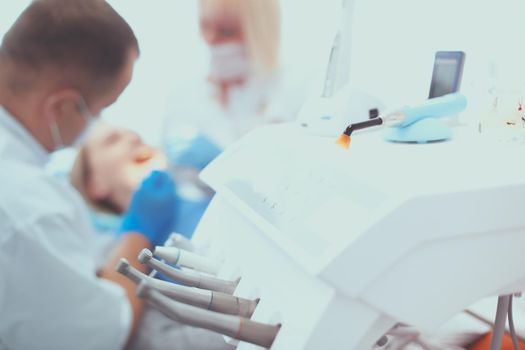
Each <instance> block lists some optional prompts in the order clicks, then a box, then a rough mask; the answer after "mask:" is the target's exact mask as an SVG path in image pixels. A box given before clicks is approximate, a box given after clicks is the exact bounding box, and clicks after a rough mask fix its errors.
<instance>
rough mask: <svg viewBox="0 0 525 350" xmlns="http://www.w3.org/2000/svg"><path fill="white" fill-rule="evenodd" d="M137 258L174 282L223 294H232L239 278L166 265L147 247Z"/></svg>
mask: <svg viewBox="0 0 525 350" xmlns="http://www.w3.org/2000/svg"><path fill="white" fill-rule="evenodd" d="M138 260H139V262H140V263H141V264H145V265H147V266H148V267H150V268H151V269H152V270H155V271H158V272H160V273H162V274H163V275H165V276H166V277H168V278H171V279H172V280H174V281H175V282H179V283H182V284H184V285H186V286H189V287H195V288H200V289H207V290H213V291H216V292H221V293H225V294H230V295H231V294H233V292H235V289H236V288H237V285H238V284H239V281H240V280H241V278H240V277H239V278H237V279H236V280H234V281H227V280H222V279H219V278H216V277H213V276H207V275H203V274H199V273H196V272H193V271H188V270H186V271H182V270H180V269H176V268H174V267H171V266H170V265H167V264H165V263H163V262H161V261H160V260H157V259H155V258H154V257H153V253H152V252H151V251H150V250H149V249H143V250H142V251H141V252H140V254H139V256H138Z"/></svg>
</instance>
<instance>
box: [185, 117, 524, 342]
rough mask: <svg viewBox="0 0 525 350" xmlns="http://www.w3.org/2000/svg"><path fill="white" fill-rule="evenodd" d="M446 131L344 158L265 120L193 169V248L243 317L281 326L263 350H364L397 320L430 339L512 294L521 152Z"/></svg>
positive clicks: (519, 254) (325, 143)
mask: <svg viewBox="0 0 525 350" xmlns="http://www.w3.org/2000/svg"><path fill="white" fill-rule="evenodd" d="M456 133H457V136H456V137H455V138H454V139H453V140H452V141H448V142H442V143H431V144H423V145H422V144H396V143H388V142H385V141H383V140H382V139H381V136H380V135H378V133H374V132H372V133H367V134H362V135H359V136H358V137H359V139H358V140H357V139H356V140H355V141H354V144H353V145H352V147H351V148H350V150H348V151H344V150H341V149H339V148H337V147H336V146H335V145H334V140H333V139H332V138H326V137H318V136H313V135H311V134H307V133H305V132H304V131H302V130H301V129H300V127H298V126H297V125H279V126H277V125H275V126H268V127H265V128H262V129H259V130H256V131H254V132H252V133H251V134H249V135H248V136H246V137H245V138H243V139H242V140H240V141H239V142H238V143H236V144H235V145H233V146H232V147H230V148H229V149H228V150H227V151H226V152H225V153H224V154H223V155H221V156H220V157H219V158H218V159H217V160H216V161H214V162H213V163H212V164H211V165H210V166H209V167H208V168H206V169H205V170H204V171H203V173H202V174H201V177H202V179H203V180H204V181H205V182H206V183H207V184H209V185H210V186H211V187H212V188H213V189H214V190H215V191H216V192H217V194H216V196H215V198H214V199H213V201H212V203H211V205H210V207H209V209H208V210H207V212H206V214H205V215H204V217H203V219H202V221H201V223H200V224H199V226H198V228H197V232H196V235H195V238H194V239H195V243H196V245H198V246H200V247H204V249H205V250H204V255H205V256H206V257H208V258H210V259H215V260H216V261H221V262H222V263H221V267H220V269H219V270H218V271H217V275H216V277H219V278H223V279H225V280H235V279H236V278H238V277H241V279H240V282H239V284H238V286H237V288H236V289H235V292H234V295H236V296H239V297H243V298H247V299H255V298H259V299H260V300H259V302H258V305H257V306H256V308H255V311H254V312H253V315H252V316H251V319H252V320H254V321H258V322H261V323H265V324H281V328H280V330H279V332H278V333H277V336H276V338H275V340H274V342H273V344H272V346H271V349H272V350H280V349H286V350H294V349H336V348H345V349H354V350H363V349H372V348H373V346H374V345H375V344H376V342H377V341H378V340H379V339H380V338H381V337H382V336H383V335H384V334H386V333H387V332H388V330H389V329H390V328H391V327H393V326H394V325H395V324H397V323H399V322H402V323H406V324H410V325H412V326H414V327H416V328H418V329H421V330H423V331H427V332H432V331H433V330H435V329H436V328H437V327H439V326H440V325H441V324H442V323H444V322H445V321H446V320H448V319H449V318H451V317H452V316H453V315H455V314H456V313H458V312H460V311H462V310H463V309H465V308H467V307H468V306H470V305H471V304H473V303H474V302H476V301H478V300H480V299H482V298H484V297H487V296H492V295H502V294H510V293H513V292H518V291H521V290H523V289H524V288H525V271H524V270H522V269H520V268H519V267H520V266H525V254H524V252H523V247H525V235H523V231H524V229H525V215H523V209H524V208H525V166H523V165H521V163H520V162H517V161H516V160H517V159H525V147H516V145H508V144H490V143H487V141H485V140H483V139H481V138H475V137H474V136H470V135H469V134H468V131H466V130H463V131H461V130H456ZM237 348H238V349H240V350H247V349H257V348H259V347H258V346H255V345H251V344H249V343H246V342H240V343H239V345H238V347H237Z"/></svg>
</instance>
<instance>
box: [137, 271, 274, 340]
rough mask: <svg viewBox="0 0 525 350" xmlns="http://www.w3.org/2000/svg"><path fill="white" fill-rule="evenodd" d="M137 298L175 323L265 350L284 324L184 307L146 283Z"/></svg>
mask: <svg viewBox="0 0 525 350" xmlns="http://www.w3.org/2000/svg"><path fill="white" fill-rule="evenodd" d="M137 295H138V296H139V297H141V298H144V299H146V300H148V301H149V303H150V304H151V305H152V306H154V307H155V308H157V309H158V310H159V311H160V312H162V313H163V314H164V315H166V316H167V317H169V318H171V319H173V320H175V321H178V322H181V323H185V324H188V325H190V326H194V327H199V328H205V329H208V330H210V331H213V332H217V333H220V334H223V335H226V336H228V337H231V338H234V339H238V340H242V341H245V342H248V343H251V344H256V345H259V346H262V347H265V348H270V347H271V346H272V343H273V341H274V340H275V337H276V336H277V333H278V332H279V329H280V328H281V325H268V324H264V323H260V322H256V321H252V320H249V319H247V318H244V317H239V316H232V315H224V314H221V313H218V312H213V311H208V310H203V309H200V308H197V307H194V306H190V305H185V304H182V303H180V302H177V301H174V300H172V299H170V298H168V297H167V296H165V295H163V294H162V293H161V292H159V291H158V290H156V289H155V288H154V287H152V286H151V284H150V281H146V280H145V281H142V282H141V283H140V284H139V286H138V288H137Z"/></svg>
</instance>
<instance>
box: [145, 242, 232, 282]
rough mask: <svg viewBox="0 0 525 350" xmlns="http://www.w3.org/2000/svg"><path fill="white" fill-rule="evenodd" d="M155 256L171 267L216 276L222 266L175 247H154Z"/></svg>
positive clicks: (214, 261)
mask: <svg viewBox="0 0 525 350" xmlns="http://www.w3.org/2000/svg"><path fill="white" fill-rule="evenodd" d="M153 253H154V254H155V255H156V256H158V257H160V258H161V259H163V260H165V261H167V262H168V263H170V264H173V265H180V266H182V267H187V268H190V269H193V270H196V271H200V272H205V273H209V274H211V275H217V274H218V273H219V270H220V268H221V266H222V263H221V262H220V261H216V260H213V259H209V258H205V257H203V256H201V255H198V254H195V253H192V252H189V251H187V250H184V249H180V248H177V247H162V246H157V247H155V251H154V252H153Z"/></svg>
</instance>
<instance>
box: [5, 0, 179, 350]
mask: <svg viewBox="0 0 525 350" xmlns="http://www.w3.org/2000/svg"><path fill="white" fill-rule="evenodd" d="M138 53H139V49H138V43H137V40H136V38H135V35H134V34H133V31H132V30H131V28H130V27H129V25H128V24H127V23H126V22H125V21H124V19H123V18H122V17H121V16H120V15H119V14H118V13H116V12H115V11H114V10H113V9H112V8H111V7H110V6H109V5H108V4H107V3H106V2H105V1H100V0H82V1H72V0H38V1H33V2H32V3H31V4H30V5H29V7H28V8H27V9H26V10H25V11H24V12H23V13H22V14H21V15H20V17H19V18H18V20H17V21H16V22H15V24H14V25H13V26H12V27H11V28H10V30H9V31H8V32H7V34H6V35H5V36H4V38H3V41H2V44H1V46H0V169H2V171H1V172H0V186H1V188H2V190H1V191H0V315H2V316H1V317H0V349H121V348H123V347H124V346H125V345H126V343H127V342H128V340H129V339H130V337H131V336H132V335H133V333H134V331H135V328H136V325H137V324H138V321H139V319H140V318H141V315H142V310H143V306H144V304H143V301H142V300H140V299H139V298H138V297H137V296H136V295H135V287H134V285H133V284H132V283H131V282H130V281H128V280H127V279H126V278H125V277H123V276H121V275H119V274H118V273H117V272H116V271H115V265H116V263H117V261H118V259H119V258H120V257H125V258H127V259H128V260H129V261H130V262H131V263H132V264H133V265H135V266H136V267H137V268H139V269H141V270H142V271H145V268H144V267H142V266H141V265H140V264H138V263H137V262H136V260H135V257H136V256H137V253H138V252H139V251H140V250H141V249H143V248H144V247H151V246H152V245H155V244H162V242H163V240H164V239H165V238H166V237H167V236H168V234H169V231H170V230H169V227H171V225H172V222H171V220H172V215H171V213H172V212H173V208H174V198H173V190H174V184H173V182H172V181H171V179H170V178H169V177H168V176H167V175H166V174H164V173H161V172H153V173H152V174H151V175H150V176H149V177H148V178H147V179H146V180H145V181H143V182H142V184H141V186H140V188H139V189H138V191H137V192H136V193H135V194H134V195H133V198H132V199H131V204H130V207H129V210H128V212H127V213H126V215H125V217H124V220H123V224H122V227H121V230H122V232H123V234H122V238H121V240H120V242H119V243H118V244H117V245H116V247H115V250H114V251H113V254H112V255H111V256H109V257H107V256H101V254H100V252H99V251H98V249H97V247H98V245H97V241H96V237H97V236H96V235H95V234H94V233H93V231H92V227H91V224H90V220H89V217H88V212H87V209H86V207H85V204H84V203H83V201H82V199H81V197H80V196H79V195H78V193H77V192H76V191H75V190H74V189H73V188H72V187H71V186H70V185H69V184H68V183H66V182H62V181H60V180H59V179H56V178H54V177H52V176H50V175H48V174H47V173H46V171H45V169H44V165H45V163H46V162H47V160H48V158H49V154H50V152H52V151H54V150H57V149H59V148H61V147H64V146H68V145H73V144H75V143H77V142H78V141H79V139H80V138H81V137H82V135H83V133H84V132H85V131H86V130H87V129H88V128H89V126H90V125H91V124H93V122H94V121H95V120H96V119H98V117H97V116H98V115H99V114H100V112H101V111H102V110H103V109H104V108H105V107H107V106H109V105H111V104H112V103H113V102H115V100H116V99H117V98H118V97H119V95H120V94H121V93H122V91H123V90H124V89H125V88H126V86H127V85H128V83H129V81H130V80H131V76H132V71H133V66H134V63H135V61H136V59H137V57H138ZM153 214H154V215H153ZM153 219H154V220H153Z"/></svg>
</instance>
